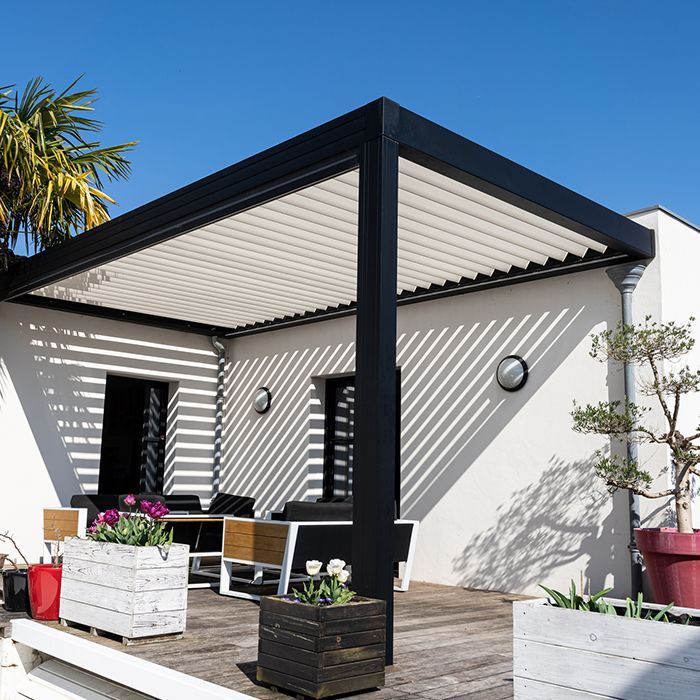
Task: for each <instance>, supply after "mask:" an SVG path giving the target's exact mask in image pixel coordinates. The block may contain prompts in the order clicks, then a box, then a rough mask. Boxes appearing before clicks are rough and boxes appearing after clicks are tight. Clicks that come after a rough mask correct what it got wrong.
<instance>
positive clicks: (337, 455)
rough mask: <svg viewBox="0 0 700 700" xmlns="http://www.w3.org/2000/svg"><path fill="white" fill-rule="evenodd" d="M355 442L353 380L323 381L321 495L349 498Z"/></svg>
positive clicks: (398, 409)
mask: <svg viewBox="0 0 700 700" xmlns="http://www.w3.org/2000/svg"><path fill="white" fill-rule="evenodd" d="M396 416H397V422H398V425H397V426H396V464H395V465H394V468H395V470H396V492H395V495H394V501H395V507H396V517H397V518H398V517H400V503H401V371H400V370H396ZM354 441H355V377H354V376H349V377H337V378H336V377H334V378H330V379H327V380H326V410H325V436H324V450H323V496H324V498H327V499H331V498H333V499H342V498H347V497H349V496H352V471H353V444H354Z"/></svg>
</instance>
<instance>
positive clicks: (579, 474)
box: [0, 207, 700, 593]
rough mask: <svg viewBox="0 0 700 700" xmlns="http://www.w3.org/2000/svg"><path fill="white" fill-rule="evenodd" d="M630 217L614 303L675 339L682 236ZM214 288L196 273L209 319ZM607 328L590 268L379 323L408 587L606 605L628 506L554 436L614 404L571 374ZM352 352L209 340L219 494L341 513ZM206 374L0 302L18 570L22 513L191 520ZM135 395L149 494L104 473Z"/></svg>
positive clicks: (296, 342) (616, 392)
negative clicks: (416, 525)
mask: <svg viewBox="0 0 700 700" xmlns="http://www.w3.org/2000/svg"><path fill="white" fill-rule="evenodd" d="M630 218H632V219H633V220H634V221H637V222H639V223H641V224H642V225H643V226H645V227H647V228H651V229H653V230H654V231H655V237H656V251H657V253H656V257H655V259H654V260H653V261H651V263H650V265H649V267H648V269H647V270H646V272H645V274H644V275H643V277H642V279H641V282H640V284H639V287H638V289H637V291H636V293H635V315H636V317H637V319H638V320H641V319H643V317H644V316H645V315H646V314H649V315H651V316H652V317H653V318H655V319H661V320H669V319H676V320H679V321H683V320H685V319H686V318H687V317H688V316H689V315H692V313H693V312H694V311H695V309H694V307H695V305H696V300H697V297H698V291H699V290H700V281H699V280H698V276H697V274H695V273H694V266H695V263H694V261H696V260H698V259H700V233H699V232H698V230H697V229H696V228H695V227H694V226H692V225H691V224H689V223H687V222H685V221H683V220H682V219H680V218H679V217H677V216H675V215H674V214H672V213H670V212H668V211H667V210H665V209H663V208H661V207H653V208H651V209H648V210H643V211H640V212H635V213H634V214H631V215H630ZM162 264H166V263H165V262H163V263H162ZM94 284H95V285H96V286H97V287H99V285H100V280H96V281H94ZM216 287H217V280H216V275H215V274H212V277H211V290H212V294H213V296H212V304H215V303H216V302H215V298H214V296H215V295H214V293H215V291H216ZM47 289H48V287H47ZM122 293H123V294H125V295H127V296H128V294H129V291H128V286H127V287H126V290H125V291H124V292H122ZM135 293H138V289H137V292H135ZM51 294H52V293H51V292H49V293H47V295H49V296H50V295H51ZM174 295H175V298H177V290H174ZM163 313H164V315H169V314H168V313H167V310H166V311H164V312H163ZM619 318H620V296H619V292H618V291H617V290H616V288H615V286H614V285H613V283H612V282H611V281H610V279H609V277H608V274H607V272H606V269H605V268H598V269H590V270H587V271H582V272H575V273H572V274H567V275H561V276H556V277H551V278H547V279H539V280H534V281H531V282H525V283H520V284H514V285H512V286H501V287H498V288H494V289H487V290H483V291H475V292H472V293H469V294H462V295H456V296H451V297H446V298H441V299H436V300H433V301H423V302H422V303H417V304H409V305H405V306H401V307H400V308H399V311H398V342H397V367H398V376H399V377H400V384H399V386H400V403H401V465H400V474H401V477H400V482H401V489H400V499H399V501H400V502H399V507H400V513H401V515H402V516H403V517H406V518H412V519H418V520H420V522H421V529H420V533H419V541H418V551H417V558H416V562H415V568H414V578H415V579H417V580H424V581H432V582H436V583H445V584H455V585H464V586H469V587H476V588H487V589H495V590H507V591H513V592H522V593H535V592H536V591H537V585H538V584H539V583H546V584H549V585H553V586H555V587H563V586H565V585H566V584H567V583H568V580H569V579H572V578H573V579H574V580H576V581H578V580H579V579H580V577H581V576H583V577H584V578H587V579H590V580H591V586H592V588H595V589H597V588H600V587H602V586H603V585H604V584H606V585H615V587H616V588H617V589H618V590H619V591H620V593H623V592H624V591H625V590H626V588H627V587H628V581H629V555H628V550H627V545H628V541H629V525H628V512H627V495H626V494H624V493H619V494H616V495H615V496H612V497H611V496H610V495H609V494H608V493H607V491H606V490H605V487H604V486H603V485H602V484H601V483H599V482H598V481H597V480H596V479H595V477H594V476H593V474H592V469H591V466H590V461H589V460H590V457H591V455H592V454H593V452H594V451H595V450H596V449H597V448H600V447H603V446H604V445H605V442H604V441H603V440H602V439H598V438H595V437H591V436H582V435H578V434H575V433H574V432H573V431H572V430H571V418H570V415H569V413H570V411H571V408H572V402H573V400H574V399H576V400H577V401H579V402H584V403H585V402H593V401H605V400H609V399H610V398H621V397H622V395H623V388H622V375H621V373H620V372H617V371H615V370H614V369H612V368H610V367H608V366H606V365H603V364H599V363H597V362H595V361H594V360H592V359H591V358H590V357H589V354H588V353H589V349H590V335H591V334H592V333H595V332H598V331H600V330H603V329H605V328H610V327H613V326H614V325H615V324H616V323H617V322H618V320H619ZM354 337H355V321H354V317H352V316H346V317H343V318H336V319H331V320H325V321H320V322H316V323H309V324H306V325H299V326H295V327H290V328H283V329H278V330H269V331H267V332H261V333H257V334H254V335H248V336H245V337H241V338H232V339H229V340H225V341H223V342H224V345H225V353H226V355H225V357H226V371H225V393H224V414H223V430H224V433H223V445H222V460H221V464H222V467H221V474H220V481H221V490H223V491H226V492H231V493H240V494H248V495H252V496H255V497H256V499H257V503H256V507H257V508H259V509H278V508H281V506H282V505H283V504H284V503H285V502H286V501H288V500H292V499H314V498H316V497H319V496H321V495H324V493H325V494H327V495H328V494H330V493H331V492H334V493H341V492H344V489H345V488H346V484H347V478H348V473H347V454H348V450H350V449H351V446H349V445H348V442H347V441H345V440H343V435H342V433H343V431H344V426H346V425H347V422H345V421H347V420H348V417H349V415H350V412H349V405H350V404H351V402H352V399H353V389H352V386H351V385H352V382H351V381H350V378H351V375H352V373H353V370H354ZM511 354H516V355H519V356H522V357H523V358H524V359H525V360H526V362H527V364H528V366H529V370H530V373H529V377H528V381H527V383H526V384H525V386H524V387H523V388H522V389H521V390H520V391H517V392H512V393H509V392H506V391H504V390H503V389H501V388H500V387H499V386H498V384H497V382H496V380H495V372H496V367H497V365H498V362H499V360H501V359H502V358H503V357H504V356H506V355H511ZM217 360H218V356H217V352H216V350H215V349H214V347H213V345H212V343H211V342H210V339H209V338H208V337H206V335H202V334H200V333H197V334H195V333H187V332H182V331H176V330H168V329H163V328H155V327H151V326H148V325H140V324H138V323H134V322H127V321H120V320H113V319H108V318H95V317H92V316H86V315H81V314H77V313H68V312H65V311H58V310H53V309H49V308H38V307H32V306H27V305H24V304H13V303H9V302H3V303H1V304H0V446H1V448H2V449H1V452H0V465H1V469H2V471H1V477H0V479H1V481H0V531H1V530H5V529H10V530H12V531H14V532H15V533H16V535H17V536H18V538H19V541H20V543H21V544H22V545H23V546H24V548H25V549H26V550H27V551H28V552H30V553H31V555H32V556H38V555H39V553H40V544H41V543H40V538H41V522H40V509H41V508H42V507H44V506H55V505H67V504H68V502H69V500H70V497H71V495H72V494H75V493H79V492H86V493H95V492H97V490H98V488H101V489H102V490H103V491H105V492H114V491H115V490H117V491H121V489H122V487H126V486H129V485H130V484H134V483H135V484H139V483H141V484H143V483H147V484H148V485H149V486H150V487H151V488H158V487H161V486H162V489H163V490H164V492H166V493H183V494H189V493H194V494H197V495H199V496H200V498H201V499H202V500H203V502H205V503H206V502H207V500H208V499H209V498H210V496H211V493H212V481H213V478H214V451H215V450H214V438H215V426H216V422H215V414H216V410H215V402H216V394H217V385H218V379H217V369H218V363H217ZM691 362H696V364H697V365H700V356H699V353H698V352H695V353H694V355H693V357H692V358H691ZM120 378H122V379H120ZM123 378H131V379H137V380H141V381H140V382H134V381H131V382H130V381H128V380H124V379H123ZM258 387H267V388H269V390H270V392H271V394H272V406H271V409H270V410H269V412H267V413H265V414H263V415H259V414H257V413H256V412H255V411H254V410H253V408H252V405H251V399H252V396H253V394H254V392H255V390H256V389H257V388H258ZM144 396H148V397H150V398H149V399H148V401H147V403H146V406H147V407H148V408H149V410H150V411H151V413H152V416H151V417H152V418H154V419H157V420H160V419H161V418H162V420H163V426H164V428H165V432H164V433H162V435H163V436H164V439H163V440H161V443H158V437H159V435H160V426H157V427H156V428H155V429H154V430H155V431H154V432H153V431H152V434H151V437H154V438H155V442H154V443H153V444H154V445H155V447H154V448H153V449H154V450H156V452H157V451H158V449H160V450H161V451H162V458H156V461H155V462H154V463H152V464H155V465H156V469H155V471H153V472H152V473H148V474H143V473H140V472H129V470H128V469H123V470H122V471H123V473H122V472H120V471H119V469H120V468H121V467H120V466H119V465H122V466H123V465H126V464H127V463H128V464H131V463H132V457H133V454H134V452H133V451H134V450H136V454H138V455H140V450H141V447H142V444H141V442H140V434H138V433H139V430H142V421H141V422H139V421H138V420H137V421H136V424H134V425H131V424H130V421H131V420H132V419H133V418H134V416H137V418H138V417H139V416H140V415H142V414H141V411H142V409H143V405H144V404H143V397H144ZM159 401H160V402H163V403H164V405H165V406H167V408H164V409H163V410H162V411H161V412H158V410H157V409H158V402H159ZM154 402H155V403H154ZM699 409H700V398H698V399H697V400H693V401H689V402H688V405H687V408H686V413H685V414H684V417H683V421H684V422H686V423H688V424H690V423H692V424H693V425H695V424H696V422H697V419H698V418H697V417H698V415H699V414H700V410H699ZM134 435H135V436H136V438H137V439H136V442H134V441H133V440H131V438H132V437H134ZM651 456H652V455H650V454H646V453H645V454H644V455H643V457H644V458H645V459H649V458H651ZM661 459H662V460H663V461H664V462H665V459H666V458H665V456H664V455H663V454H661ZM161 463H162V472H160V473H159V471H158V468H157V467H158V465H159V464H161ZM101 464H102V472H101ZM105 465H112V466H111V467H110V468H109V469H106V468H105ZM115 474H116V476H115ZM144 480H145V481H144ZM124 490H128V489H126V488H124ZM659 505H661V504H660V503H655V504H651V505H647V506H645V514H646V516H647V521H646V522H648V523H656V522H659V520H660V518H661V517H662V515H663V512H662V513H661V514H660V512H659V508H658V506H659ZM661 511H663V508H662V509H661Z"/></svg>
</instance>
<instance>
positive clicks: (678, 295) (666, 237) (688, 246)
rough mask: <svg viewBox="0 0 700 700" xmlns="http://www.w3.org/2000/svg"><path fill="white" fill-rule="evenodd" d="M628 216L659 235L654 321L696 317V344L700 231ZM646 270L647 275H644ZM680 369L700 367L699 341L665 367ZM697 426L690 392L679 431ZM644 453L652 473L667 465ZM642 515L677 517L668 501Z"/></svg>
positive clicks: (665, 218) (697, 504) (667, 219)
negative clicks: (686, 352)
mask: <svg viewBox="0 0 700 700" xmlns="http://www.w3.org/2000/svg"><path fill="white" fill-rule="evenodd" d="M631 218H633V219H634V220H635V221H637V222H638V223H640V224H642V225H643V226H648V227H649V228H653V229H654V230H656V231H657V249H656V258H655V260H654V264H653V266H652V268H651V269H650V271H649V272H651V273H652V274H654V273H656V275H657V282H656V284H655V289H656V302H657V312H656V313H655V314H654V318H655V319H657V320H661V321H663V322H668V321H675V322H676V323H678V324H684V323H686V322H687V321H688V319H689V318H690V317H693V316H694V317H696V319H697V320H696V321H695V322H694V324H693V329H694V336H695V337H696V338H697V339H698V340H700V318H699V317H700V307H699V305H698V300H699V299H700V275H699V274H698V270H697V265H698V261H700V231H698V230H697V228H695V227H694V226H692V225H690V224H688V223H687V222H685V221H682V220H680V219H678V218H677V217H675V216H673V215H671V214H670V213H667V212H665V211H663V210H661V209H653V210H651V211H647V212H644V213H641V214H638V215H634V216H632V217H631ZM649 272H647V273H645V276H646V275H647V274H649ZM638 320H639V321H641V320H643V317H641V316H640V317H639V318H638ZM684 365H688V366H689V367H690V368H691V369H700V343H699V344H696V346H695V348H693V350H692V351H691V352H690V353H688V354H687V355H686V356H685V357H684V358H681V359H679V360H678V361H677V362H674V363H667V364H666V366H665V371H667V372H669V371H673V372H675V371H678V370H679V369H680V368H681V367H683V366H684ZM642 376H643V375H642ZM651 403H653V405H654V406H656V400H655V399H654V400H651ZM699 423H700V393H695V394H689V395H687V396H685V397H683V399H682V401H681V411H680V414H679V421H678V427H679V430H680V431H681V432H682V433H684V434H686V435H690V434H693V433H696V432H698V424H699ZM657 424H658V426H659V427H663V428H664V429H665V427H666V424H665V422H664V421H663V420H662V416H661V414H660V413H658V414H657ZM648 454H649V455H650V456H649V460H648V462H647V464H646V465H645V466H646V467H647V468H648V469H649V471H651V472H652V473H654V474H658V472H659V467H663V466H665V465H666V464H668V463H669V458H668V454H667V453H666V452H665V451H663V450H657V451H656V452H654V453H650V452H648ZM696 482H697V480H696ZM657 483H658V485H659V486H661V487H662V488H665V487H666V486H671V485H672V475H671V472H670V471H667V472H665V473H663V474H661V475H660V478H659V479H658V480H657ZM698 486H700V485H699V484H697V483H696V484H695V491H696V494H695V499H694V504H693V521H694V525H695V527H700V493H698ZM645 512H647V513H656V514H657V518H660V519H661V520H662V522H664V524H668V525H673V524H674V518H675V514H674V511H673V507H672V506H671V504H670V502H668V501H655V502H652V503H646V504H645Z"/></svg>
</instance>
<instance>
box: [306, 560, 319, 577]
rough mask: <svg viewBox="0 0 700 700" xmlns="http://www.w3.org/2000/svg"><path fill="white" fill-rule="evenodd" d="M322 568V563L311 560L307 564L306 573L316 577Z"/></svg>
mask: <svg viewBox="0 0 700 700" xmlns="http://www.w3.org/2000/svg"><path fill="white" fill-rule="evenodd" d="M322 566H323V562H322V561H318V559H311V560H309V561H307V562H306V573H307V574H308V575H309V576H316V574H318V572H319V571H320V570H321V567H322Z"/></svg>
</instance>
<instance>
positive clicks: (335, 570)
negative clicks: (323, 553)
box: [326, 559, 345, 576]
mask: <svg viewBox="0 0 700 700" xmlns="http://www.w3.org/2000/svg"><path fill="white" fill-rule="evenodd" d="M344 568H345V562H344V561H343V560H342V559H331V560H330V561H329V562H328V566H327V567H326V571H327V572H328V575H329V576H337V575H338V574H339V573H340V572H341V571H342V570H343V569H344Z"/></svg>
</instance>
